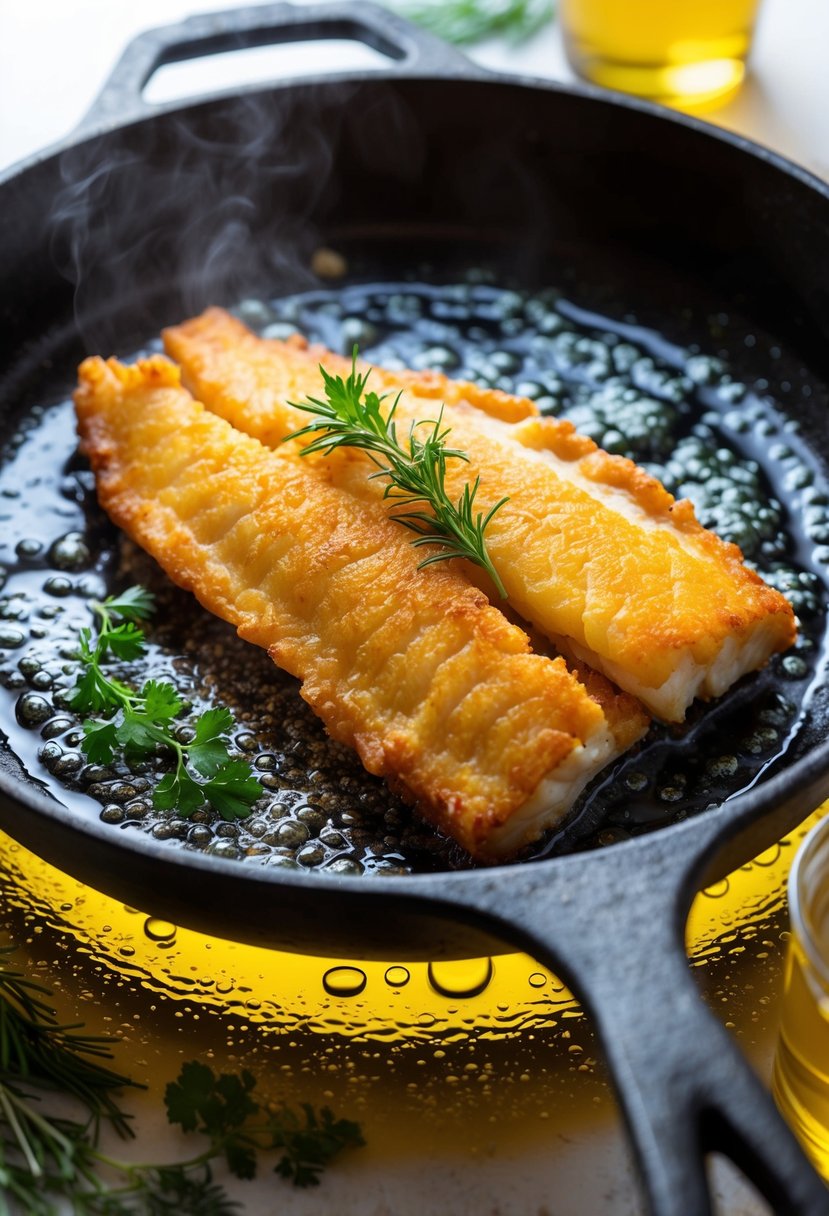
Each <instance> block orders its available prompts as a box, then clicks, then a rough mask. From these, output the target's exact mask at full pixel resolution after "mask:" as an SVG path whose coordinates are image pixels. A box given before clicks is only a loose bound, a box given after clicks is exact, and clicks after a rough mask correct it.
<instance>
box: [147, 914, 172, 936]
mask: <svg viewBox="0 0 829 1216" xmlns="http://www.w3.org/2000/svg"><path fill="white" fill-rule="evenodd" d="M144 933H145V935H146V936H147V937H148V938H149V939H150V941H153V942H168V941H171V940H172V939H173V938H174V937H175V935H176V926H175V925H173V924H171V923H170V921H168V920H159V918H158V917H157V916H148V917H147V919H146V920H145V921H144Z"/></svg>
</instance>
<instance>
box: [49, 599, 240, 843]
mask: <svg viewBox="0 0 829 1216" xmlns="http://www.w3.org/2000/svg"><path fill="white" fill-rule="evenodd" d="M92 611H93V613H94V614H95V616H96V617H97V619H98V622H99V625H98V630H97V633H96V634H95V635H94V636H93V633H92V630H91V629H82V630H81V632H80V650H79V658H80V660H81V664H82V665H83V668H84V672H83V675H82V676H81V678H80V679H79V680H78V682H77V683H76V684H75V686H74V688H73V689H71V691H70V693H69V695H68V698H67V703H68V704H69V706H70V707H71V708H72V709H73V710H75V712H76V713H78V714H89V713H94V714H102V715H104V716H103V717H98V718H88V719H86V720H85V721H84V723H83V732H84V738H83V742H82V743H81V748H82V750H83V752H84V754H85V756H86V757H87V759H88V760H89V761H90V763H92V764H109V763H110V762H111V761H112V759H113V758H114V756H115V754H116V752H117V751H119V750H120V751H122V752H123V754H124V756H125V758H126V760H127V762H128V763H134V762H136V761H138V760H142V759H146V758H147V757H149V756H152V755H153V754H154V753H155V750H156V748H157V747H158V746H159V745H160V746H162V747H164V748H167V749H168V750H169V751H171V752H172V753H173V756H174V758H175V768H174V769H173V771H171V772H169V773H167V774H166V775H165V776H164V777H163V778H162V779H161V781H160V782H159V783H158V785H157V786H156V787H155V790H154V791H153V803H154V805H155V806H156V807H157V808H158V809H159V810H176V811H177V812H178V813H179V814H180V815H182V816H183V817H184V818H187V817H189V816H190V815H192V814H193V812H194V811H196V810H198V808H199V807H201V806H202V805H203V804H204V803H205V802H209V803H210V805H211V806H212V807H213V808H214V810H216V811H218V813H219V814H220V815H221V816H222V818H223V819H228V820H233V819H242V818H244V817H245V816H246V815H249V814H250V810H251V807H252V805H253V803H254V802H255V801H256V800H257V798H260V797H261V796H262V787H261V786H260V784H259V782H258V781H257V780H256V778H255V777H254V775H253V772H252V770H251V768H250V765H249V764H248V762H247V761H246V760H242V759H238V758H237V759H233V758H231V755H230V752H229V742H230V741H229V739H228V734H229V732H230V731H231V730H232V729H233V715H232V714H231V712H230V710H229V709H226V708H225V707H217V708H215V709H208V710H206V711H205V712H204V713H202V714H201V715H200V716H199V717H198V718H196V719H195V721H194V722H193V723H192V728H193V729H192V738H191V739H190V741H189V742H187V743H182V741H181V739H180V738H179V735H178V733H177V732H176V731H174V729H173V723H174V721H175V719H176V718H177V717H178V716H179V714H180V713H181V712H182V710H183V709H184V702H183V701H182V699H181V697H179V695H178V693H177V692H176V690H175V689H174V688H173V686H172V684H169V683H167V682H166V681H163V680H147V681H145V683H144V684H143V685H142V686H141V688H140V690H139V691H138V692H136V691H135V690H134V689H132V688H130V686H129V685H128V684H125V683H124V682H123V681H122V680H119V679H118V678H117V677H115V676H113V675H112V674H111V673H109V672H107V671H106V670H105V668H104V664H105V662H106V660H107V659H108V658H114V659H116V660H120V661H122V662H131V661H132V660H134V659H137V658H140V657H141V656H142V655H143V654H144V653H145V649H146V648H145V640H144V633H143V630H142V629H141V628H140V627H139V625H138V622H139V621H144V620H146V619H147V618H148V617H149V616H150V615H151V613H152V611H153V597H152V595H151V594H150V593H149V592H148V591H146V590H145V589H144V588H143V587H130V588H128V589H127V591H125V592H123V594H121V595H119V596H110V597H109V598H108V599H106V600H104V601H103V602H102V603H97V602H94V603H93V604H92Z"/></svg>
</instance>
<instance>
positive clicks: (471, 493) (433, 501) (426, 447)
mask: <svg viewBox="0 0 829 1216" xmlns="http://www.w3.org/2000/svg"><path fill="white" fill-rule="evenodd" d="M320 372H321V373H322V379H323V385H324V387H325V400H324V401H322V400H320V399H319V398H317V397H309V398H308V399H307V400H306V401H303V402H291V405H293V406H294V407H295V408H296V409H300V410H304V411H305V412H306V413H308V414H316V415H317V417H316V418H315V420H314V421H313V422H310V423H309V424H308V426H305V427H302V429H301V430H298V431H294V432H293V434H291V435H288V436H286V439H299V438H301V437H303V436H305V435H316V436H317V438H316V439H314V440H312V442H311V443H309V444H307V445H306V446H305V447H304V448H303V449H302V455H303V456H305V455H309V454H310V453H312V452H323V453H325V454H328V453H329V452H333V451H334V450H335V449H336V448H342V447H348V448H360V449H361V450H362V451H364V452H366V453H367V454H368V456H369V457H370V458H371V460H372V461H373V462H374V463H375V464H376V465H377V466H378V467H377V472H376V473H372V474H371V477H372V478H383V479H385V480H386V483H387V484H386V488H385V491H384V494H383V497H384V498H388V499H391V500H392V501H393V503H394V504H395V505H396V506H402V507H407V506H416V504H418V503H423V504H425V505H426V506H428V507H429V508H431V510H430V511H421V510H415V511H395V513H394V514H393V515H392V516H391V518H392V519H395V520H397V522H398V523H400V524H403V526H404V527H405V528H409V529H410V531H412V532H417V534H418V537H417V540H414V541H412V544H413V545H415V546H420V545H439V546H440V547H441V551H440V552H438V553H432V554H430V555H429V557H427V558H425V559H424V560H423V561H422V562H421V563H420V566H419V567H418V568H419V569H420V568H422V567H424V566H430V565H432V563H433V562H441V561H447V560H448V559H449V558H452V557H463V558H466V560H467V561H471V562H474V563H475V564H476V565H477V566H481V567H482V568H483V569H484V570H486V572H487V574H488V575H489V576H490V578H491V579H492V581H493V583H494V584H495V586H496V588H497V589H498V593H499V595H500V596H501V598H502V599H506V597H507V593H506V591H505V590H504V585H503V583H502V582H501V579H500V577H499V575H498V572H497V570H496V569H495V567H494V566H493V564H492V560H491V558H490V556H489V553H488V551H487V547H486V541H485V540H484V531H485V529H486V527H487V525H488V524H489V522H490V520H491V519H492V517H493V515H494V514H495V512H496V511H498V510H499V509H500V508H501V507H502V506H503V505H504V503H505V502H507V501H508V499H506V498H502V499H501V501H500V502H497V503H496V504H495V506H494V507H492V508H491V509H490V510H489V511H488V512H487V513H486V515H483V514H482V513H481V512H478V513H477V514H476V513H475V511H474V504H475V495H476V494H477V492H478V486H479V484H480V478H479V477H476V478H475V481H474V483H473V484H472V485H471V486H470V485H469V484H468V483H467V484H466V485H465V486H464V488H463V493H462V494H461V496H460V498H459V499H458V501H457V503H454V502H452V500H451V498H450V497H449V495H448V494H447V492H446V484H445V482H446V462H447V461H448V460H468V459H469V457H468V456H467V455H466V453H465V452H462V451H460V450H459V449H458V448H449V447H447V446H446V439H447V436H448V435H449V434H450V428H449V427H444V425H443V407H441V409H440V413H439V414H438V417H437V419H436V420H429V421H425V422H416V423H412V425H411V427H410V428H409V434H408V438H407V442H406V445H405V446H404V445H403V444H401V443H400V442H399V440H398V438H397V428H396V425H395V421H394V415H395V411H396V409H397V403H398V401H399V399H400V394H398V396H397V397H396V398H395V400H394V401H393V402H392V404H391V406H390V407H389V409H388V410H387V412H386V413H385V414H384V413H383V410H382V408H381V407H382V405H383V402H384V401H386V400H387V398H388V396H389V394H388V393H387V394H384V395H383V396H382V397H381V396H378V395H377V393H373V392H366V381H367V380H368V377H369V374H370V373H369V372H366V373H365V374H364V375H360V374H359V373H358V371H357V347H356V346H355V347H354V351H353V354H352V361H351V374H350V375H349V376H348V378H347V379H345V380H343V378H342V377H341V376H332V375H330V373H329V372H327V371H326V370H325V368H324V367H320ZM419 428H424V431H423V434H424V436H425V437H424V438H421V437H420V435H419V434H418V430H419Z"/></svg>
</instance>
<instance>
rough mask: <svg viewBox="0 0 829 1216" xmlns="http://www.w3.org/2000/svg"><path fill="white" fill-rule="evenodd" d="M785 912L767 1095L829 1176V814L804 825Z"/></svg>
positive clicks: (790, 879) (828, 1176) (824, 1174)
mask: <svg viewBox="0 0 829 1216" xmlns="http://www.w3.org/2000/svg"><path fill="white" fill-rule="evenodd" d="M789 915H790V918H791V929H792V935H791V940H790V942H789V951H788V957H787V961H786V981H785V990H784V996H783V1007H782V1012H781V1021H780V1037H779V1039H778V1044H777V1054H776V1056H775V1061H774V1081H773V1086H774V1096H775V1099H776V1101H777V1105H778V1106H779V1107H780V1110H781V1111H782V1113H783V1115H784V1116H785V1118H786V1119H787V1121H788V1123H789V1124H790V1126H791V1127H792V1129H793V1130H794V1131H795V1133H796V1134H797V1136H798V1138H799V1139H800V1141H801V1143H802V1145H803V1147H804V1149H805V1150H806V1152H807V1153H808V1154H809V1156H810V1157H811V1158H812V1160H813V1161H814V1163H815V1165H816V1167H817V1169H818V1170H819V1171H820V1172H821V1173H822V1174H823V1176H824V1177H825V1178H827V1179H829V817H827V818H825V819H823V820H821V822H820V823H818V824H817V826H816V827H814V828H813V829H812V830H811V832H810V833H809V835H808V836H807V837H806V839H805V841H804V843H803V846H802V847H801V849H800V852H799V853H798V855H797V857H796V859H795V862H794V865H793V866H792V869H791V873H790V875H789Z"/></svg>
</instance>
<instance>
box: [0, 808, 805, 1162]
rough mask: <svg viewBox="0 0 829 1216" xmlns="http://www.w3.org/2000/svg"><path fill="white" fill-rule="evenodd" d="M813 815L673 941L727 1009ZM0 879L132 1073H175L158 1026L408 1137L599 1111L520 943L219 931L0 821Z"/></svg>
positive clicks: (40, 956)
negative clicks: (470, 950) (369, 945)
mask: <svg viewBox="0 0 829 1216" xmlns="http://www.w3.org/2000/svg"><path fill="white" fill-rule="evenodd" d="M816 817H817V816H816V815H815V816H812V817H811V819H810V820H809V821H807V822H806V823H805V824H803V825H802V826H801V827H800V828H798V829H797V830H796V831H795V832H793V833H792V834H791V835H790V836H789V837H788V838H787V839H786V840H784V841H783V842H782V843H781V845H780V846H775V848H774V849H771V850H768V851H767V852H766V853H764V854H762V855H761V856H760V857H758V858H757V859H756V860H755V861H754V862H752V863H750V864H748V865H746V866H742V867H741V868H740V869H738V870H737V871H735V872H734V873H733V874H731V875H730V876H729V878H728V880H726V881H724V882H720V883H717V884H716V885H715V886H712V887H711V888H709V889H708V890H707V891H705V892H703V893H702V894H701V895H700V896H699V897H698V898H697V900H696V901H695V903H694V906H693V909H692V913H691V917H690V919H689V923H688V947H689V953H690V954H691V958H692V962H693V964H694V965H695V967H696V968H697V970H698V974H699V976H700V979H701V983H702V987H703V989H704V990H706V991H707V995H708V997H709V999H711V1000H712V1002H713V1003H714V1005H715V1007H716V1008H717V1009H718V1010H719V1011H720V1012H721V1014H722V1015H723V1016H724V1018H725V1019H726V1020H728V1021H731V1022H732V1023H734V1022H736V1023H737V1024H738V1025H740V1024H741V1019H743V1020H744V1021H745V1024H746V1025H747V1026H749V1028H750V1027H751V1026H752V1024H754V1023H756V1022H757V1020H758V1018H761V1014H762V1001H763V1000H764V999H767V998H764V997H763V995H762V985H758V984H755V983H754V982H753V980H752V982H747V980H746V977H747V976H749V977H750V978H751V976H752V973H751V971H750V968H751V966H755V967H756V968H759V969H762V968H763V967H764V966H765V967H766V971H767V972H768V967H769V966H770V964H769V963H768V959H769V956H771V955H773V956H774V960H777V959H779V957H780V955H781V953H782V942H781V940H780V939H781V934H782V926H783V921H782V919H781V912H782V909H783V906H784V890H785V877H786V873H787V871H788V866H789V863H790V860H791V858H792V856H793V854H794V851H795V848H796V846H797V843H798V842H799V840H800V838H801V837H802V836H803V834H804V833H805V831H806V830H807V829H808V827H809V826H810V823H811V822H812V821H813V820H814V819H815V818H816ZM0 890H2V893H3V896H4V902H3V909H4V914H3V921H4V925H5V930H6V933H7V935H8V936H9V937H10V938H11V940H12V941H14V942H15V943H16V944H18V945H19V946H21V948H22V949H23V950H25V951H26V952H27V953H28V956H29V958H28V961H27V966H28V967H29V968H30V970H32V971H33V973H34V975H35V976H36V977H37V978H39V979H42V980H43V981H44V982H45V983H47V984H48V985H49V986H50V987H53V988H54V987H57V988H58V999H59V1001H63V1002H64V1003H65V1005H66V1008H67V1010H68V1012H69V1014H70V1016H77V1013H76V1011H77V1010H80V1016H81V1017H82V1018H83V1020H85V1021H86V1022H87V1024H88V1025H89V1026H90V1027H91V1028H92V1029H96V1030H102V1031H105V1032H108V1033H110V1034H112V1033H115V1034H117V1035H119V1036H122V1037H124V1038H125V1039H126V1040H127V1045H126V1048H125V1050H126V1049H127V1048H128V1050H129V1057H128V1059H129V1060H130V1061H132V1062H133V1067H134V1068H142V1069H143V1068H145V1067H146V1070H147V1073H146V1075H149V1076H151V1075H152V1074H153V1072H154V1071H156V1072H158V1073H159V1075H160V1076H161V1077H162V1078H164V1079H169V1077H170V1075H173V1074H174V1072H175V1070H176V1068H177V1066H178V1065H177V1063H176V1062H175V1061H174V1062H173V1063H170V1061H169V1059H166V1060H165V1061H164V1062H163V1063H159V1060H160V1056H161V1054H162V1052H163V1051H166V1050H167V1048H162V1047H161V1046H159V1044H160V1043H162V1042H166V1043H167V1044H168V1045H169V1041H170V1039H169V1034H168V1032H172V1033H173V1036H174V1038H173V1041H174V1042H175V1043H176V1044H177V1048H176V1050H177V1052H178V1058H179V1059H180V1058H181V1057H182V1056H183V1057H184V1058H188V1057H191V1056H193V1055H195V1054H197V1053H198V1054H201V1055H202V1056H203V1057H204V1058H206V1059H213V1058H221V1059H222V1060H227V1059H230V1060H231V1061H238V1060H240V1059H244V1063H245V1066H246V1067H250V1068H252V1069H253V1070H254V1071H257V1070H258V1071H260V1072H265V1071H267V1073H268V1075H270V1076H274V1077H276V1078H277V1080H278V1084H279V1092H280V1095H281V1096H284V1097H285V1098H286V1099H287V1100H289V1101H290V1100H294V1099H299V1100H308V1101H330V1102H332V1103H334V1104H339V1105H340V1106H342V1107H343V1108H344V1109H347V1110H349V1111H352V1112H354V1113H355V1114H359V1113H360V1112H361V1111H362V1112H363V1116H364V1117H368V1115H371V1117H372V1118H373V1119H376V1120H377V1127H376V1128H373V1134H374V1135H377V1136H379V1137H380V1138H381V1139H382V1137H383V1135H384V1134H386V1132H384V1126H385V1124H384V1119H387V1118H391V1115H392V1114H394V1116H395V1119H397V1121H398V1123H397V1124H395V1125H399V1119H400V1118H401V1117H403V1112H409V1116H410V1117H411V1120H412V1127H411V1129H408V1128H407V1137H408V1136H411V1146H410V1148H411V1151H412V1152H415V1151H417V1145H418V1143H419V1141H418V1136H421V1135H422V1136H426V1135H427V1130H426V1125H427V1124H428V1126H429V1127H430V1128H431V1134H434V1129H435V1127H441V1128H446V1127H449V1126H450V1125H451V1124H452V1121H453V1120H457V1119H458V1118H461V1117H462V1118H463V1120H464V1121H465V1127H466V1132H467V1134H469V1135H472V1132H471V1130H470V1128H471V1124H470V1122H469V1121H470V1120H471V1121H472V1125H474V1126H475V1127H476V1128H477V1129H478V1131H477V1132H475V1135H476V1136H478V1137H479V1139H480V1137H483V1136H485V1135H489V1134H490V1133H489V1132H488V1131H487V1130H486V1129H487V1128H491V1125H492V1123H493V1121H495V1122H497V1124H498V1127H499V1143H501V1142H502V1141H503V1137H505V1136H506V1137H507V1138H509V1137H512V1136H513V1135H514V1136H515V1137H516V1142H517V1140H518V1138H519V1137H520V1138H521V1141H522V1143H527V1137H528V1136H529V1137H530V1140H532V1138H533V1136H532V1131H531V1128H528V1120H529V1122H530V1124H531V1127H534V1128H536V1130H537V1132H538V1135H539V1137H541V1136H542V1135H543V1134H547V1135H549V1133H550V1131H551V1130H552V1128H551V1127H550V1124H549V1122H548V1123H547V1126H546V1128H545V1127H544V1126H542V1125H543V1123H544V1121H549V1120H552V1122H553V1126H555V1121H556V1120H557V1119H559V1118H562V1119H563V1118H564V1115H563V1114H562V1113H561V1112H562V1111H565V1110H566V1120H567V1123H568V1126H569V1127H570V1128H572V1127H573V1125H574V1123H579V1122H584V1121H590V1122H594V1121H595V1119H596V1117H597V1116H600V1117H602V1118H604V1119H607V1118H609V1117H610V1115H611V1113H612V1110H613V1106H612V1099H611V1098H610V1096H609V1093H608V1090H607V1086H606V1083H605V1077H604V1071H603V1069H602V1067H601V1062H600V1053H599V1049H598V1045H597V1043H596V1041H595V1039H594V1037H593V1033H592V1029H591V1026H590V1025H589V1023H588V1021H587V1019H586V1018H585V1016H584V1015H583V1013H582V1011H581V1009H580V1007H579V1005H578V1004H577V1002H576V1001H575V1000H574V998H573V996H572V995H571V993H570V992H569V991H568V990H567V989H566V987H565V986H564V985H563V984H562V983H561V982H560V981H559V980H558V979H557V978H556V977H555V976H553V975H552V974H551V973H550V972H549V970H548V969H546V968H545V967H542V966H540V965H539V964H538V963H536V962H535V961H533V960H532V959H531V958H529V957H528V956H526V955H524V954H518V953H515V954H506V955H499V956H497V957H496V958H495V959H494V960H493V959H490V958H485V959H471V960H463V961H459V962H450V963H447V962H440V963H437V962H433V961H432V962H430V961H429V960H424V961H423V962H420V963H412V962H407V964H406V966H403V965H402V964H400V963H398V962H396V961H395V960H393V959H390V960H387V961H385V962H382V963H378V962H365V961H362V960H350V959H319V958H311V957H305V956H301V955H292V954H287V953H283V952H278V951H268V950H265V949H263V948H259V947H253V946H244V945H240V944H237V943H233V942H225V941H221V940H219V939H216V938H210V937H207V936H205V935H203V934H200V933H196V932H194V931H192V930H189V929H186V928H182V927H178V928H177V927H176V926H175V925H172V924H170V923H169V922H166V921H162V920H159V919H158V918H156V917H153V916H152V914H151V911H150V912H148V911H147V910H143V911H138V910H136V909H134V908H130V907H126V906H124V905H121V904H118V903H116V902H115V901H114V900H112V899H110V898H108V897H106V896H103V895H101V894H99V893H97V892H96V891H94V890H92V889H91V888H89V887H85V886H83V885H82V884H80V883H78V882H76V881H75V880H74V879H71V878H69V877H67V876H66V875H63V874H61V873H60V872H59V871H58V870H56V869H54V868H53V867H51V866H49V865H47V864H45V863H44V862H42V861H40V860H39V859H38V858H36V857H34V856H33V855H32V854H31V853H29V852H27V851H26V850H24V849H23V848H21V847H20V846H18V845H17V844H15V843H14V842H12V841H11V840H10V839H9V838H7V837H4V836H0ZM774 960H772V961H774ZM772 971H773V968H772ZM427 1115H428V1118H424V1116H427ZM418 1120H420V1121H421V1123H422V1126H421V1123H418ZM388 1135H391V1132H388ZM469 1142H470V1143H471V1142H472V1141H471V1140H470V1141H469ZM482 1142H483V1141H482ZM397 1151H399V1144H398V1145H397ZM407 1151H409V1146H408V1142H407Z"/></svg>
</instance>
